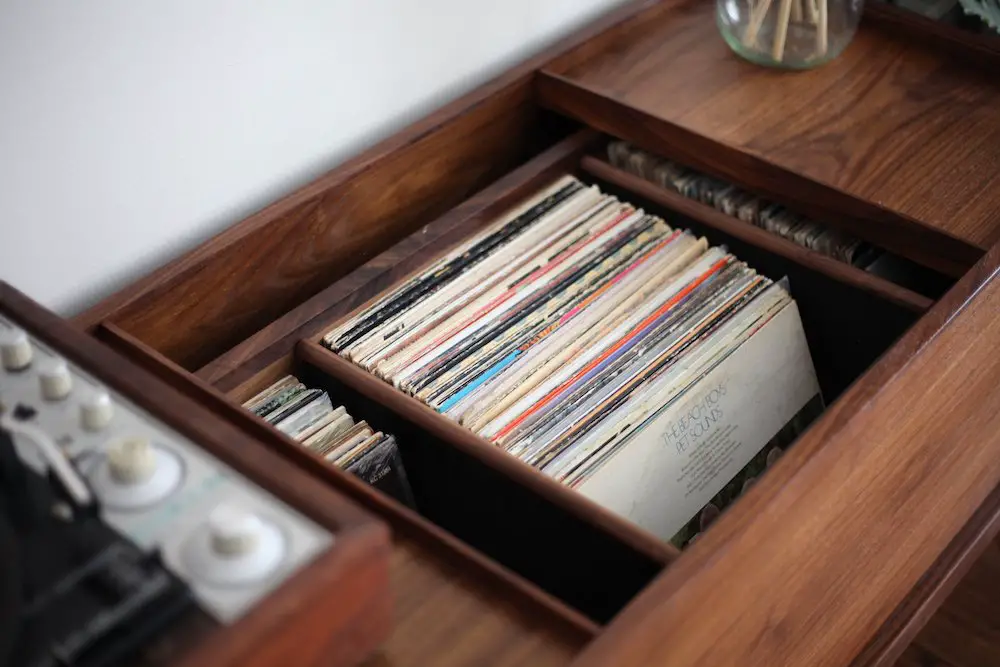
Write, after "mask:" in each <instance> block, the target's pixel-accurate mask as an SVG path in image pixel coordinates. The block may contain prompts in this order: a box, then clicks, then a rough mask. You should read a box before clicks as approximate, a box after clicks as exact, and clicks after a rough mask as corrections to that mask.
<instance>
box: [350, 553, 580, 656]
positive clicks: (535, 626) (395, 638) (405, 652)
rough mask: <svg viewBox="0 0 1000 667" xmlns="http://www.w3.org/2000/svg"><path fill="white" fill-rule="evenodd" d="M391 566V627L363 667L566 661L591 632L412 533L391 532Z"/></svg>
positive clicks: (575, 653) (578, 650)
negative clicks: (555, 618)
mask: <svg viewBox="0 0 1000 667" xmlns="http://www.w3.org/2000/svg"><path fill="white" fill-rule="evenodd" d="M391 567H392V593H393V600H394V606H395V612H394V624H393V632H392V635H391V636H390V638H389V640H388V641H387V642H386V643H385V644H384V645H383V647H382V649H381V650H380V651H379V652H378V653H377V654H376V655H375V656H374V657H373V658H372V659H371V660H369V661H367V662H365V663H364V665H365V667H428V666H429V665H433V666H434V667H515V666H520V665H532V666H534V665H538V666H539V667H547V666H549V665H567V664H569V663H570V662H571V661H572V659H573V657H574V656H575V655H577V654H578V653H579V652H580V651H581V650H582V649H583V647H584V646H585V645H586V644H587V642H588V641H590V640H591V639H592V638H593V635H592V634H590V633H587V632H585V631H582V630H579V629H574V628H571V627H569V626H567V625H562V624H554V623H552V620H551V618H550V617H549V616H548V615H547V614H546V613H540V610H539V609H538V608H537V607H532V606H531V605H526V604H523V600H522V599H521V598H519V597H518V596H512V595H510V594H509V592H506V591H504V590H503V589H501V588H489V587H485V586H483V585H482V582H481V581H477V579H476V578H475V577H474V576H471V575H470V573H469V572H468V571H466V570H464V569H462V568H460V567H458V566H455V565H449V564H448V563H447V562H446V561H444V560H442V558H441V557H440V556H439V555H438V554H435V553H434V552H433V551H431V550H429V549H427V548H426V547H422V546H421V545H420V544H418V543H417V542H414V541H412V540H409V539H406V538H403V539H397V540H396V542H395V544H394V550H393V556H392V565H391Z"/></svg>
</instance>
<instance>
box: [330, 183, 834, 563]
mask: <svg viewBox="0 0 1000 667" xmlns="http://www.w3.org/2000/svg"><path fill="white" fill-rule="evenodd" d="M323 342H324V344H325V345H326V346H327V347H329V348H330V349H331V350H333V351H334V352H336V353H337V354H340V355H341V356H343V357H344V358H346V359H348V360H350V361H351V362H353V363H354V364H356V365H357V366H360V367H361V368H363V369H365V370H366V371H368V372H370V373H372V374H374V375H376V376H378V377H379V378H381V379H383V380H384V381H386V382H388V383H391V384H392V385H394V386H395V387H396V388H398V389H399V390H400V391H403V392H405V393H407V394H409V395H410V396H412V397H414V398H415V399H417V400H419V401H422V402H423V403H425V404H426V405H428V406H430V407H431V408H433V409H434V410H436V411H437V412H439V413H440V414H441V415H443V416H444V417H445V418H448V419H452V420H454V421H456V422H458V423H460V424H462V425H464V426H465V427H467V428H469V429H470V430H472V431H473V432H475V433H477V434H478V435H480V436H481V437H482V438H484V439H485V440H487V441H489V442H491V443H492V444H493V445H494V446H496V447H498V448H501V449H503V450H504V451H506V452H507V453H509V454H510V455H511V456H514V457H517V458H518V459H520V460H521V461H523V462H525V463H526V464H528V465H531V466H533V467H535V468H536V469H538V470H540V471H541V472H542V473H544V474H545V475H548V476H550V477H551V478H553V479H555V480H557V481H559V482H561V483H563V484H565V485H567V486H569V487H571V488H574V489H576V490H577V491H579V492H580V493H582V494H584V495H585V496H587V497H589V498H590V499H592V500H594V501H596V502H597V503H599V504H601V505H603V506H605V507H607V508H609V509H611V510H613V511H615V512H617V513H619V514H621V515H623V516H625V517H626V518H628V519H630V520H632V521H633V522H635V523H636V524H638V525H639V526H641V527H643V528H645V529H647V530H649V531H651V532H653V533H654V534H656V535H657V536H659V537H660V538H662V539H664V540H673V541H674V542H675V543H678V544H684V543H686V542H687V541H689V540H690V539H691V538H692V536H693V535H694V534H695V533H697V531H698V530H699V529H700V528H701V527H702V526H703V525H705V524H707V523H708V522H710V521H711V519H712V518H714V516H716V515H718V513H719V512H720V511H721V510H722V509H724V506H725V505H726V504H728V503H729V502H731V501H732V499H734V498H735V497H736V496H738V495H739V493H740V492H742V490H743V489H744V488H745V487H747V486H748V485H749V484H750V483H752V479H753V478H754V477H755V476H756V475H757V474H759V473H760V472H761V471H763V469H764V468H765V467H767V465H771V464H773V463H774V461H775V460H776V459H777V457H778V454H780V451H781V446H782V445H783V444H785V443H787V441H789V440H790V439H794V434H795V433H797V431H799V430H801V427H802V425H803V424H807V423H808V420H809V417H810V416H811V415H813V414H815V413H816V412H818V409H819V407H821V399H820V397H819V388H818V383H817V380H816V374H815V371H814V369H813V365H812V360H811V358H810V355H809V350H808V347H807V345H806V341H805V335H804V333H803V330H802V324H801V321H800V319H799V314H798V309H797V306H796V304H795V302H794V300H793V299H792V298H791V296H790V295H789V292H788V290H787V289H786V286H785V285H783V284H780V283H774V282H773V281H772V280H770V279H768V278H766V277H764V276H762V275H760V274H758V273H757V272H755V271H754V270H753V269H752V268H750V267H748V266H747V265H746V264H745V263H743V262H741V261H739V259H737V258H736V257H734V256H732V255H731V254H730V253H728V252H727V251H726V250H725V249H724V248H718V247H709V245H708V243H707V241H706V240H705V239H704V238H698V237H696V236H695V235H693V234H691V233H690V232H687V231H683V230H678V229H673V228H672V227H671V226H669V225H668V224H667V223H666V222H665V221H664V220H663V219H661V218H659V217H656V216H654V215H650V214H648V213H646V212H644V211H642V210H639V209H636V208H635V207H633V206H631V205H630V204H628V203H625V202H622V201H619V200H618V199H616V198H615V197H613V196H610V195H607V194H604V193H602V192H601V191H600V189H599V188H597V187H596V186H587V185H585V184H584V183H582V182H581V181H579V180H578V179H576V178H575V177H572V176H565V177H562V178H560V179H558V180H557V181H556V182H555V183H553V184H552V185H550V186H549V187H547V188H545V189H543V190H542V191H541V192H539V193H538V194H537V195H535V196H534V197H531V198H529V199H528V200H527V201H525V202H523V203H522V204H521V205H519V206H517V207H515V208H514V209H513V210H510V211H508V212H507V213H506V214H505V215H502V216H500V217H499V218H498V219H496V220H495V221H493V223H492V224H490V225H488V226H487V227H486V228H485V229H484V230H483V231H481V232H479V233H478V234H476V235H474V236H473V237H472V238H470V239H468V240H467V241H466V242H464V243H463V244H461V245H460V246H459V247H457V248H454V249H452V250H451V251H450V252H447V253H446V254H444V256H443V257H441V259H439V260H438V261H437V262H435V263H433V264H432V265H431V266H429V267H428V268H426V269H425V270H423V271H421V272H419V273H418V274H417V275H415V276H413V277H412V278H410V279H409V280H407V281H405V282H404V283H403V284H401V285H400V286H398V287H397V288H396V289H394V290H392V291H391V292H390V293H388V294H386V295H385V296H384V297H382V298H381V299H378V300H377V301H376V302H374V303H372V304H371V305H369V306H367V307H365V308H364V309H362V310H361V311H360V312H357V313H355V314H354V315H353V316H352V317H350V318H348V319H347V320H346V321H344V322H342V323H341V324H340V325H339V326H337V327H336V328H335V329H333V330H331V331H330V332H328V333H327V335H326V336H325V337H324V341H323ZM720 505H721V506H720Z"/></svg>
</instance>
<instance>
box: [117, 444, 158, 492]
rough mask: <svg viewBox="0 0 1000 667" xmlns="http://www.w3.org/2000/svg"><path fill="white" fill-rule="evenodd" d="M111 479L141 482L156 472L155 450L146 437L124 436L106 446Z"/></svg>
mask: <svg viewBox="0 0 1000 667" xmlns="http://www.w3.org/2000/svg"><path fill="white" fill-rule="evenodd" d="M108 468H109V472H110V473H111V479H113V480H114V481H116V482H118V483H119V484H142V483H143V482H146V481H149V478H150V477H152V476H153V474H154V473H155V472H156V451H155V450H154V449H153V445H152V443H150V442H149V440H147V439H146V438H124V439H122V440H118V441H117V442H114V443H112V444H111V446H110V447H108Z"/></svg>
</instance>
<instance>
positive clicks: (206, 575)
mask: <svg viewBox="0 0 1000 667" xmlns="http://www.w3.org/2000/svg"><path fill="white" fill-rule="evenodd" d="M285 552H286V544H285V536H284V534H283V533H282V532H281V530H280V529H279V528H278V527H277V526H276V525H274V524H273V523H271V522H270V521H267V520H266V519H264V518H262V517H260V516H259V515H257V514H255V513H254V512H252V511H250V510H247V509H244V508H242V507H239V506H237V505H231V504H224V505H220V506H218V507H216V508H215V509H214V510H212V512H211V513H210V514H209V516H208V520H207V521H205V523H203V524H202V525H201V526H199V527H198V528H196V529H195V530H194V532H193V533H192V534H191V536H190V537H189V538H188V540H187V541H186V542H185V544H184V547H183V552H182V558H183V560H184V563H185V565H186V567H187V568H188V569H189V570H190V571H191V573H192V574H194V575H195V576H196V577H197V578H198V579H200V580H202V581H204V582H206V583H209V584H212V585H215V586H223V587H239V586H246V585H251V584H254V583H256V582H259V581H262V580H264V579H266V578H267V577H268V576H270V575H272V574H273V573H275V572H276V571H277V570H278V569H279V568H280V566H281V563H282V561H283V560H284V559H285Z"/></svg>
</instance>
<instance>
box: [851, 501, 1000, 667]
mask: <svg viewBox="0 0 1000 667" xmlns="http://www.w3.org/2000/svg"><path fill="white" fill-rule="evenodd" d="M998 531H1000V487H997V488H995V489H993V492H992V493H991V494H990V496H989V497H988V498H987V499H986V502H984V503H983V504H982V505H980V507H979V509H978V510H976V513H975V514H974V515H973V516H972V518H971V519H970V520H969V522H968V523H966V525H965V527H963V528H962V530H961V531H960V532H959V533H958V534H957V535H955V537H954V538H952V540H951V544H949V545H948V548H947V549H945V550H944V552H943V553H942V554H941V556H940V557H939V558H938V560H937V561H936V562H935V563H934V565H933V566H932V567H931V568H930V569H929V570H928V571H927V572H926V573H925V574H924V576H923V577H922V578H921V579H920V581H919V582H917V584H916V585H915V586H914V587H913V588H912V589H910V592H909V593H908V594H907V595H906V598H905V599H904V600H903V602H902V603H900V605H899V606H898V607H896V610H895V611H894V612H893V613H892V615H891V616H890V617H889V618H888V620H886V622H885V623H883V624H882V627H881V628H879V631H878V632H877V633H876V635H875V638H874V639H873V640H872V641H871V642H870V643H869V644H868V646H866V647H865V648H864V650H862V651H861V653H860V654H859V655H858V656H856V657H855V658H854V660H853V661H852V662H851V667H891V665H893V663H894V661H895V660H896V658H898V657H899V656H900V654H902V653H903V651H904V650H905V649H906V648H907V647H908V646H909V645H910V644H911V643H912V642H913V641H914V638H915V637H916V636H917V634H918V633H920V632H921V630H922V629H923V628H924V626H925V625H927V624H928V621H929V620H931V619H932V618H937V617H938V615H940V614H945V613H948V608H949V607H952V608H954V607H956V606H960V605H961V602H962V600H963V599H964V598H965V597H966V596H965V594H964V593H962V592H954V591H955V589H956V587H958V588H959V589H960V590H961V591H965V590H967V587H968V586H970V585H971V586H980V585H981V584H982V583H984V582H985V580H984V577H983V576H982V574H981V572H982V571H983V570H984V563H985V566H986V567H985V569H986V570H987V571H988V570H989V562H990V561H991V560H992V559H996V557H997V556H998V555H1000V552H998V550H997V545H996V542H995V540H996V537H997V533H998ZM984 559H985V560H984ZM973 568H975V571H976V572H977V573H979V574H975V576H972V577H969V576H967V575H968V574H969V571H970V569H973ZM994 570H995V567H994ZM996 583H1000V580H998V581H997V582H996ZM986 590H987V591H988V593H989V594H990V595H992V594H993V593H995V592H1000V590H998V589H996V588H994V589H993V590H990V589H989V588H987V589H986ZM949 596H950V597H949ZM956 598H957V604H956V602H955V599H956ZM946 599H948V600H949V603H948V604H947V605H945V608H944V609H941V604H942V602H943V601H944V600H946ZM997 612H1000V598H998V603H997V608H996V610H995V612H994V617H995V618H1000V617H998V615H997ZM931 625H932V626H939V625H940V623H935V622H934V621H932V622H931ZM979 639H980V643H982V641H984V640H988V639H989V638H988V637H983V638H979ZM995 639H996V640H1000V636H998V637H996V638H995ZM956 641H959V642H961V641H964V638H963V637H962V636H961V635H956ZM997 651H998V655H1000V644H997ZM997 664H1000V662H998V663H997Z"/></svg>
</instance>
